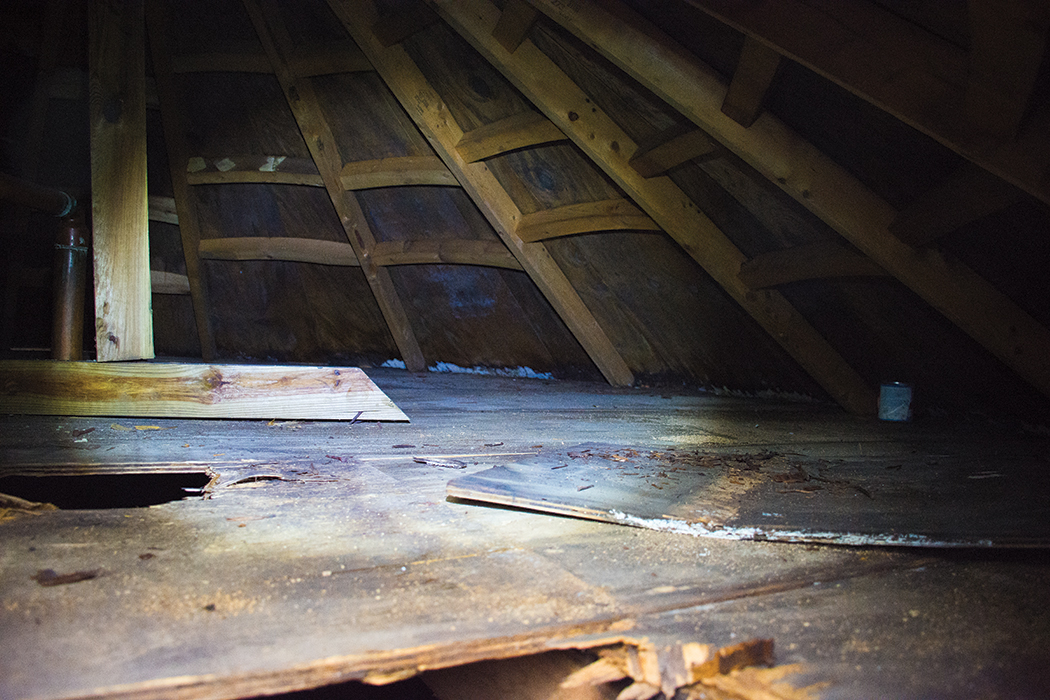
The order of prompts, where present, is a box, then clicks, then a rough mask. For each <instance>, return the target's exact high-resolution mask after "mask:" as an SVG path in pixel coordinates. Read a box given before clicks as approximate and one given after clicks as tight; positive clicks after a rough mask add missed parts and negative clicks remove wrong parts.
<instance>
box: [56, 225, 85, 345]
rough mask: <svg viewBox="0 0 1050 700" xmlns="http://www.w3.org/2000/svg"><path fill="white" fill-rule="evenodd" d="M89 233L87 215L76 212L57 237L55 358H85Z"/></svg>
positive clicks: (60, 228) (62, 226) (60, 229)
mask: <svg viewBox="0 0 1050 700" xmlns="http://www.w3.org/2000/svg"><path fill="white" fill-rule="evenodd" d="M87 254H88V234H87V227H86V226H85V225H84V217H83V215H82V214H80V213H79V212H74V213H73V214H72V215H70V216H67V217H66V218H64V219H63V220H62V224H61V226H60V227H59V230H58V235H57V236H55V272H54V303H53V312H52V317H51V357H52V358H54V359H56V360H81V359H83V357H84V289H85V287H86V285H87Z"/></svg>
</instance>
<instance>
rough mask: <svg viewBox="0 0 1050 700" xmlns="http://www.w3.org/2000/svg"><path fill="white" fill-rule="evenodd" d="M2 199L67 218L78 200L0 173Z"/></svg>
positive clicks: (61, 192) (0, 194) (54, 190)
mask: <svg viewBox="0 0 1050 700" xmlns="http://www.w3.org/2000/svg"><path fill="white" fill-rule="evenodd" d="M0 199H6V200H8V201H11V202H14V203H15V204H21V205H23V206H26V207H29V208H30V209H39V210H40V211H42V212H46V213H48V214H52V215H54V216H67V215H68V214H69V213H70V212H72V211H73V210H74V209H76V206H77V200H76V199H74V198H73V197H72V196H70V195H68V194H66V193H65V192H63V191H62V190H56V189H53V188H51V187H44V186H43V185H37V184H34V183H32V182H28V181H26V180H21V179H19V178H17V177H14V176H13V175H8V174H7V173H0Z"/></svg>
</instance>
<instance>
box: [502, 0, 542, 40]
mask: <svg viewBox="0 0 1050 700" xmlns="http://www.w3.org/2000/svg"><path fill="white" fill-rule="evenodd" d="M539 16H540V12H539V10H537V9H536V8H535V7H533V6H532V5H530V4H529V3H528V2H526V1H525V0H507V3H506V4H505V5H504V6H503V13H502V14H501V15H500V16H499V22H497V23H496V27H495V29H493V30H492V38H494V39H495V40H496V41H498V42H499V44H500V46H502V47H503V48H505V49H506V50H507V51H509V52H511V53H514V50H515V49H517V48H518V46H520V45H521V42H523V41H525V37H526V36H527V35H528V33H529V31H530V30H531V29H532V25H534V24H535V23H536V20H537V19H539Z"/></svg>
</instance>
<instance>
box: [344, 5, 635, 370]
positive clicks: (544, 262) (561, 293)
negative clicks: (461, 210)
mask: <svg viewBox="0 0 1050 700" xmlns="http://www.w3.org/2000/svg"><path fill="white" fill-rule="evenodd" d="M329 5H330V6H331V8H332V10H333V11H334V12H335V13H336V15H337V16H338V17H339V18H340V20H342V22H343V23H344V24H345V25H346V28H347V30H348V31H349V32H350V34H351V36H353V37H354V40H355V41H356V42H357V43H358V45H359V46H360V47H361V48H362V50H363V51H364V52H365V55H366V56H368V57H369V60H370V61H371V62H372V64H373V65H375V67H376V70H377V71H379V74H380V75H381V76H382V77H383V79H384V80H385V81H386V82H387V84H388V85H389V86H390V89H391V90H392V91H393V92H394V94H395V95H396V97H397V98H398V100H399V101H400V102H401V104H402V105H403V106H404V108H405V110H406V111H407V112H408V114H409V116H410V117H412V119H413V120H414V121H415V122H416V124H417V125H418V126H419V129H420V130H421V131H422V132H423V133H424V134H425V135H426V136H427V138H428V139H429V140H430V143H431V145H432V146H433V147H434V149H435V151H437V153H438V155H439V156H441V158H442V160H444V161H445V164H446V165H447V166H448V167H449V169H450V170H451V171H452V172H453V173H455V174H456V177H457V179H458V180H459V181H460V183H461V184H462V185H463V187H464V189H465V190H466V191H467V193H468V194H469V195H470V197H471V199H473V200H474V202H475V204H477V206H478V208H479V209H480V210H481V211H482V213H483V214H484V215H485V217H486V218H487V219H488V220H489V223H491V224H492V227H493V229H495V231H496V233H497V234H498V235H499V236H500V238H501V239H502V240H503V242H504V243H505V244H506V246H507V248H508V249H509V250H510V251H511V253H512V254H513V255H514V256H515V257H516V258H517V259H518V261H519V262H520V263H521V266H522V267H523V268H524V269H525V271H526V272H527V273H528V274H529V276H530V277H531V278H532V279H533V281H534V282H535V283H536V285H537V286H538V287H539V288H540V290H541V291H542V292H543V294H544V296H545V297H546V298H547V300H548V301H549V302H550V303H551V305H552V306H553V307H554V309H555V310H556V311H557V313H558V315H559V316H561V318H562V319H563V320H564V321H565V324H566V325H567V326H568V327H569V329H570V330H571V331H572V333H573V335H575V336H576V338H577V340H578V341H579V342H580V344H581V345H582V346H583V347H584V349H585V350H586V351H587V353H588V355H589V356H590V357H591V359H592V360H593V361H594V363H595V365H596V366H597V367H598V368H599V370H600V371H601V372H602V374H603V375H604V376H605V377H606V379H607V380H608V381H609V382H610V383H612V384H615V385H630V384H632V383H633V382H634V376H633V374H632V373H631V371H630V369H629V368H628V367H627V364H626V363H625V362H624V361H623V358H622V357H621V356H620V354H619V353H618V352H617V350H616V348H615V347H614V346H613V344H612V342H611V341H610V340H609V337H608V336H607V335H606V333H605V331H604V330H603V329H602V328H601V326H600V325H599V324H598V322H597V320H596V319H595V318H594V316H593V315H592V314H591V312H590V311H589V310H588V309H587V307H586V306H585V305H584V303H583V301H582V300H581V299H580V297H579V294H577V292H576V290H575V289H573V287H572V284H571V283H570V282H569V281H568V279H567V278H566V277H565V274H564V273H563V272H562V271H561V269H560V268H559V267H558V265H557V263H555V262H554V260H553V259H552V258H551V256H550V254H549V253H548V252H547V250H546V249H545V248H544V247H543V245H542V244H527V243H525V242H524V241H522V240H521V239H520V238H518V237H517V236H516V235H514V229H515V228H516V226H517V223H518V222H519V221H520V220H521V216H522V214H521V210H520V209H518V207H517V206H516V205H515V203H514V201H513V200H512V199H511V197H510V195H509V194H508V193H507V191H506V189H504V187H503V186H502V185H501V184H500V183H499V181H498V180H496V178H495V177H494V176H493V175H492V173H491V172H490V171H489V169H488V167H487V166H486V165H485V164H484V163H467V162H466V161H465V160H464V159H463V157H462V156H461V155H460V154H459V153H458V151H457V150H456V145H457V144H458V143H459V142H460V140H461V139H462V138H463V133H464V132H463V129H462V127H461V126H459V124H458V123H457V121H456V120H455V119H450V118H449V107H448V106H447V105H446V103H445V102H444V96H443V95H441V94H439V93H438V92H437V90H436V89H435V87H434V86H433V85H431V84H430V83H429V82H428V80H427V79H426V77H425V76H424V75H423V73H422V72H421V71H420V69H419V67H418V65H416V63H415V62H414V60H413V58H412V57H411V56H410V55H409V54H408V52H407V51H405V49H404V48H402V47H400V46H391V47H386V48H384V47H383V46H382V44H381V42H379V40H378V39H376V37H375V36H374V35H373V33H372V30H371V25H370V24H369V15H373V16H374V11H375V10H374V8H373V7H371V4H370V3H366V4H364V5H363V6H360V5H355V6H351V5H350V4H348V3H345V2H344V3H340V2H335V1H331V0H330V2H329ZM518 111H519V112H520V111H523V110H521V109H519V110H518ZM464 113H466V110H464Z"/></svg>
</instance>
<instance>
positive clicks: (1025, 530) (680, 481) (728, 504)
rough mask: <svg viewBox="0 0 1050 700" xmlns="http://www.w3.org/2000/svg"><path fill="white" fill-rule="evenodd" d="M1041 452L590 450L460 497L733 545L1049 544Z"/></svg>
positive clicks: (475, 480)
mask: <svg viewBox="0 0 1050 700" xmlns="http://www.w3.org/2000/svg"><path fill="white" fill-rule="evenodd" d="M1047 486H1050V475H1048V473H1047V470H1046V465H1045V463H1041V460H1040V458H1039V457H1024V456H1018V455H1013V456H1010V457H1006V456H1003V457H1002V458H1001V459H999V460H997V461H996V460H993V461H989V460H988V459H985V458H981V459H976V458H970V457H968V456H956V457H949V458H944V457H930V456H925V455H916V456H915V457H913V458H903V459H902V458H901V457H900V456H899V455H898V456H894V457H892V458H885V457H880V458H875V457H864V458H856V459H851V460H834V461H829V460H823V459H813V458H808V457H801V456H799V455H791V454H782V453H779V452H756V453H744V452H706V451H704V452H701V451H692V452H687V451H675V450H667V451H661V450H648V449H645V450H639V449H633V448H629V447H620V446H611V445H604V444H594V443H588V444H584V445H580V446H578V447H573V448H569V449H564V450H559V451H557V452H554V451H548V452H544V453H542V454H540V455H538V456H536V457H532V458H527V459H523V460H520V461H517V462H514V463H508V464H506V465H503V466H496V467H493V468H492V469H488V470H486V471H484V472H480V473H477V474H471V475H469V476H464V477H461V478H458V479H453V480H452V481H450V482H449V484H448V495H449V496H451V497H453V498H459V499H466V500H471V501H482V502H487V503H495V504H500V505H509V506H517V507H520V508H526V509H529V510H538V511H543V512H548V513H557V514H559V515H568V516H572V517H578V518H585V519H589V520H599V521H603V522H612V523H620V524H623V525H631V526H635V527H643V528H650V529H654V530H661V531H668V532H679V533H683V534H690V535H695V536H703V537H714V538H719V539H733V540H769V541H781V542H821V543H829V544H847V545H868V546H870V545H888V546H910V547H1048V546H1050V522H1048V521H1047V518H1046V505H1045V500H1043V496H1042V494H1045V493H1046V489H1047Z"/></svg>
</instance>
